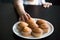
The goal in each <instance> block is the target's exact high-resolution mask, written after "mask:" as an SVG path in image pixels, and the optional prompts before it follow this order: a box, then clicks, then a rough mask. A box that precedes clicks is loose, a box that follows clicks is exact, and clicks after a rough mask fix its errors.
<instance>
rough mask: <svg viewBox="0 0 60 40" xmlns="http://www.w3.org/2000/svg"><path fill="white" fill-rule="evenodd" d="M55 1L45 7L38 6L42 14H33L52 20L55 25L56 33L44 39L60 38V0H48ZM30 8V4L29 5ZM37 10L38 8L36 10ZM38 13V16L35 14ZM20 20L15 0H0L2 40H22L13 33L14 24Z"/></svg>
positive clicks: (55, 39) (0, 34) (0, 38)
mask: <svg viewBox="0 0 60 40" xmlns="http://www.w3.org/2000/svg"><path fill="white" fill-rule="evenodd" d="M46 1H49V2H52V3H53V6H52V7H50V8H48V9H44V8H40V7H38V9H37V10H39V8H40V9H41V10H39V11H42V12H41V13H42V14H33V15H32V13H33V12H32V11H33V10H32V11H31V12H30V13H31V16H32V17H39V18H43V19H46V20H48V21H50V22H51V23H52V24H53V25H54V28H55V30H54V33H53V34H52V35H51V36H49V37H47V38H44V39H42V40H59V39H60V0H46ZM27 8H29V6H27ZM35 11H36V10H35ZM34 15H36V16H34ZM17 21H18V17H17V14H16V10H15V9H14V6H13V0H0V40H20V38H19V37H17V36H16V35H14V34H13V32H12V26H13V24H14V23H15V22H17Z"/></svg>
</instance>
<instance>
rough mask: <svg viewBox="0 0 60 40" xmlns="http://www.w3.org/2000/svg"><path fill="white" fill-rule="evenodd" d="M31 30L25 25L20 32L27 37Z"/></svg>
mask: <svg viewBox="0 0 60 40" xmlns="http://www.w3.org/2000/svg"><path fill="white" fill-rule="evenodd" d="M31 32H32V30H31V28H29V27H25V28H24V29H23V30H22V32H21V34H22V35H23V36H26V37H28V36H31Z"/></svg>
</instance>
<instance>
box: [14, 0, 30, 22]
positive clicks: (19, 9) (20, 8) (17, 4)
mask: <svg viewBox="0 0 60 40" xmlns="http://www.w3.org/2000/svg"><path fill="white" fill-rule="evenodd" d="M14 6H15V8H16V10H17V12H18V14H19V16H20V18H21V20H23V21H25V19H26V20H28V19H29V18H30V15H29V14H28V13H27V12H26V11H25V10H24V6H23V2H22V0H14Z"/></svg>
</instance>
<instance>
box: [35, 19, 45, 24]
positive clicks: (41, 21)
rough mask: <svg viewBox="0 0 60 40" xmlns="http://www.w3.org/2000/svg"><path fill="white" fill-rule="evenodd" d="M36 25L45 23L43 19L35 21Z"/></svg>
mask: <svg viewBox="0 0 60 40" xmlns="http://www.w3.org/2000/svg"><path fill="white" fill-rule="evenodd" d="M36 23H37V24H38V25H41V24H45V23H46V21H45V20H43V19H39V20H37V22H36Z"/></svg>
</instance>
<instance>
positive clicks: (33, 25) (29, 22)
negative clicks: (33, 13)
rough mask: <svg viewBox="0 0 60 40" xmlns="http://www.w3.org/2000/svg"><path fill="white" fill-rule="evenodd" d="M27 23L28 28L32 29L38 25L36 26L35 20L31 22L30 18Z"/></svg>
mask: <svg viewBox="0 0 60 40" xmlns="http://www.w3.org/2000/svg"><path fill="white" fill-rule="evenodd" d="M27 23H28V24H29V27H30V28H32V29H34V28H37V27H38V25H37V24H36V22H35V20H33V18H30V19H29V20H27Z"/></svg>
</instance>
